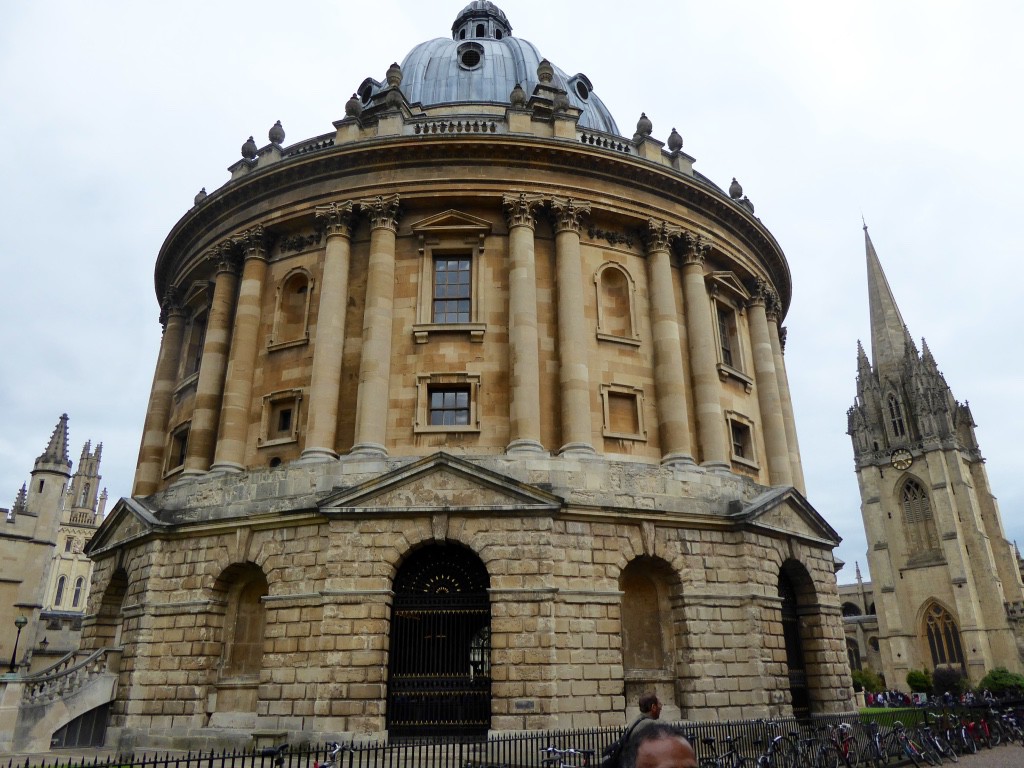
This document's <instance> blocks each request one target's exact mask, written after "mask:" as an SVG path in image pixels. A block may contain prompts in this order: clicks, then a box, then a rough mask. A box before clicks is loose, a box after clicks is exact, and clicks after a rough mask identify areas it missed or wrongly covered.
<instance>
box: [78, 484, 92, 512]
mask: <svg viewBox="0 0 1024 768" xmlns="http://www.w3.org/2000/svg"><path fill="white" fill-rule="evenodd" d="M88 503H89V483H86V484H85V488H83V489H82V500H81V501H80V502H79V503H78V506H80V507H84V506H86V505H87V504H88Z"/></svg>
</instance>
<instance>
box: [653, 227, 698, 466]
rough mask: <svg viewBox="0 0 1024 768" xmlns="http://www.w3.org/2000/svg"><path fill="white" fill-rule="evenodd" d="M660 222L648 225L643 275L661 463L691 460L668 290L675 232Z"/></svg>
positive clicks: (674, 319) (674, 311)
mask: <svg viewBox="0 0 1024 768" xmlns="http://www.w3.org/2000/svg"><path fill="white" fill-rule="evenodd" d="M679 234H680V233H679V231H678V230H672V229H670V228H668V227H666V226H665V225H664V224H660V223H657V222H654V221H651V222H650V224H649V227H648V248H647V276H648V284H649V290H650V296H651V334H652V336H653V338H654V345H653V346H654V388H655V392H656V394H657V403H658V435H659V437H660V440H661V451H662V458H661V461H662V463H663V464H693V463H694V462H693V453H692V450H693V449H692V446H691V445H690V417H689V413H688V412H687V408H686V391H685V390H686V387H685V378H684V373H683V352H682V348H681V347H680V341H679V314H678V310H677V308H676V301H675V296H674V292H673V290H672V265H671V261H670V256H669V244H670V241H671V239H672V238H674V237H678V236H679Z"/></svg>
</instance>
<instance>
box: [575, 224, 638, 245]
mask: <svg viewBox="0 0 1024 768" xmlns="http://www.w3.org/2000/svg"><path fill="white" fill-rule="evenodd" d="M587 236H588V237H589V238H590V239H591V240H604V241H605V242H606V243H608V244H609V245H624V246H626V247H627V248H632V247H633V246H634V245H635V244H636V237H635V236H634V235H633V234H631V233H629V232H612V231H611V230H608V229H599V228H598V227H593V226H591V227H588V228H587Z"/></svg>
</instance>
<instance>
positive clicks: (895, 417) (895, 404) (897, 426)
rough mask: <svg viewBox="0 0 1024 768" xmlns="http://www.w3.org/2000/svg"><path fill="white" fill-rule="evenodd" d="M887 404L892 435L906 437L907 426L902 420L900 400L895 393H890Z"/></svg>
mask: <svg viewBox="0 0 1024 768" xmlns="http://www.w3.org/2000/svg"><path fill="white" fill-rule="evenodd" d="M888 406H889V426H890V428H891V429H892V434H893V437H896V438H900V437H906V435H907V427H906V423H905V422H904V421H903V408H902V407H901V406H900V401H899V399H898V398H897V397H896V395H894V394H891V393H890V395H889V398H888Z"/></svg>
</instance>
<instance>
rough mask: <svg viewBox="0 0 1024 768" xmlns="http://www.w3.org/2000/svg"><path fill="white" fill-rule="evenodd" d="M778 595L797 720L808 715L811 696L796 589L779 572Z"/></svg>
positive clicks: (790, 687) (794, 711) (787, 578)
mask: <svg viewBox="0 0 1024 768" xmlns="http://www.w3.org/2000/svg"><path fill="white" fill-rule="evenodd" d="M779 597H781V598H782V637H783V641H784V642H785V644H786V665H787V666H788V667H789V692H790V695H791V696H792V698H793V716H794V717H796V718H797V719H798V720H803V719H806V718H808V717H810V713H811V698H810V695H809V692H808V690H807V663H806V660H805V658H804V648H803V640H802V639H801V638H800V616H799V611H798V604H797V596H796V590H795V589H794V588H793V583H792V582H791V581H790V580H789V576H787V575H786V573H785V572H784V571H783V572H781V573H779Z"/></svg>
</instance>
